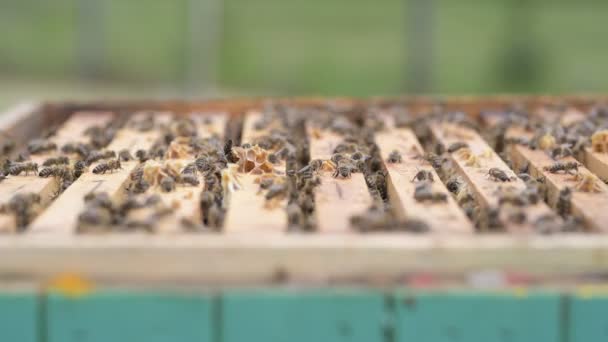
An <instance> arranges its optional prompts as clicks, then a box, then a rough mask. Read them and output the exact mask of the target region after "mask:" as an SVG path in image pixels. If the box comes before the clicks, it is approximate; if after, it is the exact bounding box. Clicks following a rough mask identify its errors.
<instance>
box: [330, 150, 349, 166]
mask: <svg viewBox="0 0 608 342" xmlns="http://www.w3.org/2000/svg"><path fill="white" fill-rule="evenodd" d="M346 158H347V157H346V155H345V154H343V153H334V154H332V156H331V158H330V160H331V161H332V162H333V163H334V164H338V163H339V162H340V161H341V160H344V159H346Z"/></svg>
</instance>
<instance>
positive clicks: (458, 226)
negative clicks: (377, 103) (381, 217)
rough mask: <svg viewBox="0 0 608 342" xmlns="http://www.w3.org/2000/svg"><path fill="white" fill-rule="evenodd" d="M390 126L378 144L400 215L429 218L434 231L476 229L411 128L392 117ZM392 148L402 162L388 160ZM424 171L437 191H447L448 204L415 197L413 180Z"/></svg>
mask: <svg viewBox="0 0 608 342" xmlns="http://www.w3.org/2000/svg"><path fill="white" fill-rule="evenodd" d="M385 121H386V127H387V129H386V130H384V131H381V132H377V133H376V135H375V140H376V144H377V145H378V148H379V149H380V155H381V156H382V160H383V161H384V166H385V167H386V170H387V172H388V177H387V180H386V181H387V187H388V196H389V201H390V203H391V208H392V209H393V211H394V213H395V214H396V217H397V218H399V219H405V218H406V217H407V218H414V219H419V220H423V221H425V222H426V223H427V224H428V225H429V227H430V228H431V230H432V231H434V232H466V233H472V232H473V230H474V229H473V225H472V224H471V222H470V221H469V220H468V218H467V217H466V215H465V213H464V212H463V211H462V210H461V209H460V207H459V206H458V204H457V203H456V202H455V200H454V199H453V198H452V196H451V195H450V193H449V192H448V190H447V189H446V187H445V186H444V185H443V183H442V182H441V181H440V180H439V176H438V175H437V173H436V172H435V170H434V169H433V167H432V166H431V165H429V163H427V162H425V161H424V160H423V159H421V158H420V156H422V155H423V154H424V150H423V149H422V146H421V145H420V142H419V141H418V139H417V138H416V136H415V135H414V133H413V132H412V130H410V129H409V128H395V127H394V125H393V124H392V120H391V119H390V118H386V119H385ZM392 151H398V152H399V153H400V154H401V156H402V159H403V160H402V162H401V163H388V162H387V159H388V157H389V154H390V153H391V152H392ZM420 170H428V171H430V172H431V173H432V174H433V178H434V180H435V181H434V182H433V191H436V192H441V193H444V194H445V195H446V196H447V198H448V201H447V202H445V203H430V202H428V201H427V202H419V201H416V200H415V199H414V192H415V190H416V183H414V182H412V179H414V176H415V175H416V173H418V171H420Z"/></svg>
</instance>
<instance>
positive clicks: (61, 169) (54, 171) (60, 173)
mask: <svg viewBox="0 0 608 342" xmlns="http://www.w3.org/2000/svg"><path fill="white" fill-rule="evenodd" d="M67 173H69V174H70V176H71V174H72V171H71V170H70V168H69V167H67V166H64V165H54V166H48V167H45V168H43V169H42V170H40V172H39V173H38V176H39V177H42V178H48V177H58V178H64V177H66V174H67Z"/></svg>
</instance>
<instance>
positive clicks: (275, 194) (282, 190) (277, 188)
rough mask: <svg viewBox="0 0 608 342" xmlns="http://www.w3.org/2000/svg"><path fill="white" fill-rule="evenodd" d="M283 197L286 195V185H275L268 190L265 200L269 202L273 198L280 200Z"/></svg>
mask: <svg viewBox="0 0 608 342" xmlns="http://www.w3.org/2000/svg"><path fill="white" fill-rule="evenodd" d="M285 195H287V184H285V183H275V184H273V185H271V186H270V188H268V192H267V193H266V196H265V198H266V200H271V199H273V198H280V197H283V196H285Z"/></svg>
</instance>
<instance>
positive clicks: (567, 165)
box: [543, 161, 581, 174]
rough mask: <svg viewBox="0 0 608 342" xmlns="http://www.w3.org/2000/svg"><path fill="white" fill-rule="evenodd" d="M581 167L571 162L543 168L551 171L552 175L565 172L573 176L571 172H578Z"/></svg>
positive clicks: (557, 163)
mask: <svg viewBox="0 0 608 342" xmlns="http://www.w3.org/2000/svg"><path fill="white" fill-rule="evenodd" d="M579 166H581V165H580V164H579V163H577V162H575V161H570V162H565V163H562V162H556V163H553V164H552V165H551V166H545V167H543V170H545V171H549V172H551V173H558V172H559V171H564V172H565V173H567V174H572V173H571V172H570V171H572V170H574V171H576V172H578V167H579Z"/></svg>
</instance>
